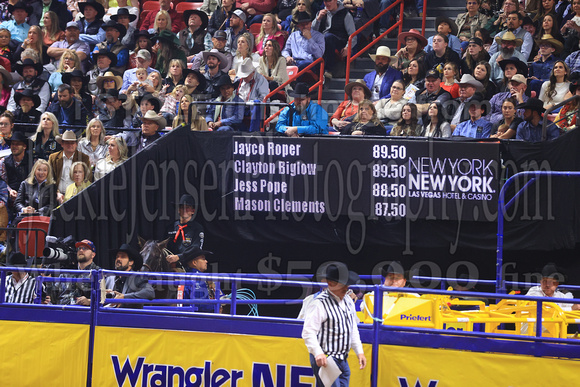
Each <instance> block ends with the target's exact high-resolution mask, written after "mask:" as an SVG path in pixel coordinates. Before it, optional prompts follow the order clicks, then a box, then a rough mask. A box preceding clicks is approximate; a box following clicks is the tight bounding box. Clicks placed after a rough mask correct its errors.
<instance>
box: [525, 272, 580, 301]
mask: <svg viewBox="0 0 580 387" xmlns="http://www.w3.org/2000/svg"><path fill="white" fill-rule="evenodd" d="M565 278H566V277H565V275H564V274H563V270H562V269H561V268H559V267H557V266H556V265H555V264H554V263H548V264H546V265H545V266H544V267H543V268H542V279H541V281H540V286H533V287H531V288H530V289H529V290H528V292H527V293H526V296H531V297H555V298H574V295H573V294H572V293H570V292H565V291H561V290H558V286H560V284H561V283H562V282H564V280H565ZM556 304H557V305H558V306H559V307H560V308H562V310H564V311H571V310H578V309H580V305H578V304H564V303H561V302H558V303H556Z"/></svg>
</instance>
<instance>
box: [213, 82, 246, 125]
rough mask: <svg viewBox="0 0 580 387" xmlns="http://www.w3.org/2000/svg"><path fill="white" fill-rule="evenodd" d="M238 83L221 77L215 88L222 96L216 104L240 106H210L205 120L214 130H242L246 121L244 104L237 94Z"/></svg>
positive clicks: (216, 100)
mask: <svg viewBox="0 0 580 387" xmlns="http://www.w3.org/2000/svg"><path fill="white" fill-rule="evenodd" d="M237 85H238V83H237V82H236V84H233V83H232V81H231V79H230V77H221V78H220V79H219V81H218V83H217V84H216V85H215V88H216V89H217V90H219V93H220V96H219V97H217V98H216V99H215V100H214V101H215V102H238V103H240V105H209V106H208V108H207V113H206V115H205V120H206V121H207V126H208V127H209V128H210V129H212V130H217V131H228V130H236V131H237V130H242V127H243V124H242V121H243V120H244V105H242V103H243V102H244V101H243V100H242V99H241V98H240V97H239V96H238V95H237V93H236V92H235V90H236V88H237Z"/></svg>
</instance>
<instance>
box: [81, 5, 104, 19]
mask: <svg viewBox="0 0 580 387" xmlns="http://www.w3.org/2000/svg"><path fill="white" fill-rule="evenodd" d="M87 5H89V6H91V7H93V8H94V9H95V10H96V11H97V17H96V18H95V19H97V20H99V19H102V18H103V16H105V8H104V7H103V6H102V5H101V4H100V3H99V2H98V1H97V0H87V1H83V2H82V3H79V9H80V10H81V12H82V13H83V14H84V13H85V7H86V6H87Z"/></svg>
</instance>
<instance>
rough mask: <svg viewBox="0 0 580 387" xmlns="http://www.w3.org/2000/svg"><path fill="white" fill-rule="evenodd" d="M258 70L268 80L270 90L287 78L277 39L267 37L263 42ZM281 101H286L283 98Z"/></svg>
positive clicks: (284, 60)
mask: <svg viewBox="0 0 580 387" xmlns="http://www.w3.org/2000/svg"><path fill="white" fill-rule="evenodd" d="M258 72H259V73H260V74H262V75H263V76H264V78H266V80H267V81H268V85H269V87H270V91H274V90H275V89H277V88H278V86H281V85H282V84H283V83H285V82H286V81H287V80H288V70H287V68H286V59H285V58H284V57H283V56H282V52H281V50H280V45H279V44H278V41H276V40H274V39H267V40H266V43H264V49H263V55H262V57H261V58H260V61H259V66H258ZM287 88H288V87H286V88H285V89H287ZM283 102H286V99H285V98H284V100H283Z"/></svg>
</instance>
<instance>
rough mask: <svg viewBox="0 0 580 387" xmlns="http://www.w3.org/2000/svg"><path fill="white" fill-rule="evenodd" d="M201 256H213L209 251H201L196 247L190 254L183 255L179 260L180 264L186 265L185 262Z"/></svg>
mask: <svg viewBox="0 0 580 387" xmlns="http://www.w3.org/2000/svg"><path fill="white" fill-rule="evenodd" d="M202 255H213V253H212V252H211V251H208V250H202V249H200V248H199V247H196V248H194V249H193V250H191V252H188V253H186V254H183V257H182V258H181V259H180V262H181V263H183V264H186V263H187V262H189V261H193V260H194V259H196V258H197V257H200V256H202Z"/></svg>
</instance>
